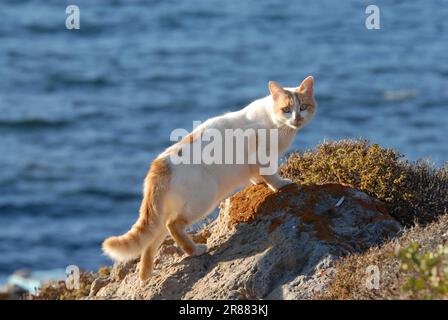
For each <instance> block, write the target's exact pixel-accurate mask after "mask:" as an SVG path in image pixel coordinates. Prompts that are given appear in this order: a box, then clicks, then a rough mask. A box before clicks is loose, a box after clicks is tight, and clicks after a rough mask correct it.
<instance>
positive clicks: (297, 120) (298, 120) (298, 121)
mask: <svg viewBox="0 0 448 320" xmlns="http://www.w3.org/2000/svg"><path fill="white" fill-rule="evenodd" d="M301 120H302V118H300V116H299V117H295V118H294V124H295V125H297V124H299V123H300V121H301Z"/></svg>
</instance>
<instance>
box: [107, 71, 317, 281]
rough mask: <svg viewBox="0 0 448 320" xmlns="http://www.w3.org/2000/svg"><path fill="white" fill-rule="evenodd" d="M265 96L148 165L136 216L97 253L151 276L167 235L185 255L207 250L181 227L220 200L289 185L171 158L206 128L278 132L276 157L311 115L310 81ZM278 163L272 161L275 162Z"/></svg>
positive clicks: (244, 169) (255, 168) (254, 168)
mask: <svg viewBox="0 0 448 320" xmlns="http://www.w3.org/2000/svg"><path fill="white" fill-rule="evenodd" d="M269 91H270V95H269V96H266V97H264V98H261V99H258V100H255V101H254V102H252V103H250V104H249V105H248V106H246V107H245V108H243V109H241V110H239V111H236V112H230V113H227V114H224V115H222V116H218V117H215V118H212V119H209V120H207V121H206V122H204V123H203V124H202V125H200V126H199V127H197V128H195V129H194V130H193V132H192V133H190V134H188V135H187V136H186V137H185V138H184V139H182V140H181V141H179V142H177V143H175V144H174V145H173V146H171V147H169V148H167V149H166V150H165V151H164V152H162V153H161V154H160V155H159V156H158V157H157V158H156V159H155V160H154V161H153V162H152V164H151V166H150V169H149V171H148V174H147V176H146V178H145V181H144V186H143V200H142V203H141V206H140V216H139V218H138V220H137V222H135V224H134V225H133V226H132V228H131V229H130V230H129V231H128V232H127V233H125V234H123V235H121V236H116V237H110V238H107V239H106V240H105V241H104V242H103V251H104V252H105V254H106V255H108V256H109V257H111V258H112V259H114V260H117V261H127V260H132V259H135V258H137V257H138V256H140V255H141V258H140V270H139V277H140V279H141V280H146V279H148V278H149V277H150V276H151V275H153V260H154V255H155V254H156V253H157V250H158V248H159V247H160V245H161V243H162V242H163V241H164V239H165V237H166V236H167V235H168V233H169V234H170V235H171V236H172V238H173V239H174V241H175V242H176V244H177V245H178V246H179V247H181V248H182V249H183V251H184V252H185V253H187V254H188V255H191V256H195V255H201V254H204V253H205V252H206V251H207V246H206V245H205V244H196V243H194V242H193V241H192V239H191V238H190V237H189V236H188V234H187V233H186V231H185V228H186V227H188V226H190V225H192V224H193V223H195V222H196V221H199V220H200V219H203V218H204V217H206V216H207V215H208V214H209V213H210V212H211V211H213V210H214V209H215V208H216V206H217V205H218V204H219V202H220V201H221V200H223V199H224V198H225V197H226V196H228V195H229V194H231V193H232V192H234V191H235V190H236V189H237V188H239V187H242V186H245V185H246V184H250V183H253V184H256V183H260V182H264V183H266V184H267V186H268V187H269V188H271V189H272V190H274V191H277V190H278V189H280V188H282V187H283V186H286V185H288V184H291V183H292V181H291V180H288V179H283V178H281V177H280V175H279V174H278V173H277V172H276V173H274V174H269V175H262V174H260V172H261V171H260V170H259V169H260V167H261V165H260V164H258V163H255V164H253V163H252V164H227V163H226V164H201V163H199V164H185V163H179V164H174V163H173V161H172V156H173V155H181V154H182V151H183V150H184V149H185V147H186V146H190V147H191V146H192V145H194V144H195V143H198V141H199V140H200V138H201V135H202V134H203V133H204V132H205V130H208V129H216V130H218V131H220V132H223V131H224V130H225V129H239V128H243V129H245V128H257V129H260V128H264V129H267V130H271V129H277V130H278V154H282V153H283V152H284V151H286V149H287V148H289V146H290V145H291V143H292V141H293V139H294V136H295V134H296V132H297V131H298V130H299V129H300V128H302V127H303V126H304V125H306V124H307V123H308V122H309V121H310V120H311V119H312V118H313V117H314V115H315V113H316V108H317V104H316V101H315V99H314V79H313V77H312V76H309V77H307V78H306V79H304V80H303V81H302V83H301V84H300V85H299V86H298V87H297V88H283V87H281V86H280V85H279V84H278V83H276V82H274V81H270V82H269ZM277 160H278V159H277Z"/></svg>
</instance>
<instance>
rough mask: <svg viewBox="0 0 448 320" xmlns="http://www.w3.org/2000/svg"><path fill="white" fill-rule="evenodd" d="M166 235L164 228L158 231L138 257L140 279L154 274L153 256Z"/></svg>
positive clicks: (145, 278)
mask: <svg viewBox="0 0 448 320" xmlns="http://www.w3.org/2000/svg"><path fill="white" fill-rule="evenodd" d="M166 235H167V232H166V230H163V231H160V232H159V234H158V235H157V236H156V237H155V238H154V239H153V240H152V241H151V243H150V244H149V245H148V246H147V247H146V249H145V250H144V251H143V253H142V255H141V257H140V270H139V277H140V280H142V281H144V280H147V279H149V278H150V277H151V276H153V275H154V258H155V255H156V254H157V250H159V247H160V245H161V244H162V242H163V240H165V237H166Z"/></svg>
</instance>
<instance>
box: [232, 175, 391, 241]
mask: <svg viewBox="0 0 448 320" xmlns="http://www.w3.org/2000/svg"><path fill="white" fill-rule="evenodd" d="M329 196H330V197H329ZM298 197H300V198H299V199H300V200H299V199H298ZM341 197H345V198H347V199H348V200H347V201H346V202H345V203H344V204H343V205H344V206H347V205H348V206H353V205H355V206H357V205H361V207H362V208H364V209H366V210H369V211H372V212H375V213H376V214H374V215H373V216H370V218H368V217H366V219H364V220H362V219H361V220H362V221H359V224H366V223H374V222H377V221H381V220H389V219H392V218H391V217H390V216H389V215H388V214H387V209H386V207H385V206H384V205H383V204H382V203H381V202H379V201H378V202H376V201H371V202H370V201H369V200H363V199H359V198H356V197H354V196H353V188H352V187H351V186H349V185H344V184H337V183H328V184H322V185H317V184H309V185H302V186H298V185H296V184H291V185H288V186H286V187H284V188H282V189H280V190H279V191H277V192H273V191H272V190H271V189H269V188H268V187H266V186H265V185H264V184H257V185H255V186H251V187H248V188H246V189H245V190H242V191H240V192H238V193H236V194H235V195H234V196H233V197H231V199H230V201H231V207H230V217H231V219H230V224H231V225H234V224H237V223H241V222H246V223H248V222H251V221H253V220H255V219H256V218H257V217H258V216H267V215H273V214H275V213H279V212H280V213H285V214H293V215H295V216H297V217H299V218H300V226H298V227H299V230H301V231H302V232H310V231H311V232H313V234H314V236H316V238H317V239H319V240H324V241H327V242H336V243H340V242H344V241H347V239H345V237H344V236H342V235H338V234H337V233H336V232H335V231H334V230H333V219H335V218H337V217H340V215H339V214H338V209H337V208H335V207H334V206H335V205H336V199H340V198H341ZM333 199H334V200H335V201H334V203H332V201H333ZM352 200H354V201H352ZM325 205H328V208H327V209H325ZM285 220H286V219H281V218H278V217H274V216H273V217H272V220H271V223H270V225H269V227H268V232H269V233H271V232H272V231H274V230H275V229H276V228H277V227H278V226H279V225H280V224H282V223H283V222H284V221H285Z"/></svg>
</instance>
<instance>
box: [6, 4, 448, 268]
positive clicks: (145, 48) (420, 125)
mask: <svg viewBox="0 0 448 320" xmlns="http://www.w3.org/2000/svg"><path fill="white" fill-rule="evenodd" d="M75 2H76V4H77V5H78V6H79V7H80V9H81V29H80V30H78V31H75V30H72V31H69V30H67V29H65V17H66V15H65V7H66V6H67V5H68V4H72V1H60V0H59V1H56V0H51V1H49V0H47V1H17V0H15V1H2V2H1V3H0V17H1V23H0V72H1V73H0V74H1V76H0V154H1V157H0V167H1V170H0V252H1V255H0V277H2V276H6V275H7V274H9V273H10V272H12V271H14V270H16V269H18V268H23V267H28V268H31V269H50V268H65V266H67V265H69V264H77V265H80V266H82V267H85V268H88V269H93V268H96V267H97V266H99V265H100V264H104V263H107V262H108V260H107V259H106V258H105V257H103V256H101V251H100V244H101V241H102V240H103V239H104V238H105V237H106V236H109V235H112V234H117V233H121V232H123V231H125V230H127V229H128V227H129V226H130V225H131V224H132V223H133V222H134V220H135V218H136V216H137V210H138V207H139V201H140V190H141V184H142V180H143V177H144V175H145V173H146V170H147V168H148V165H149V163H150V161H151V159H152V158H153V157H154V156H155V155H156V154H157V153H158V152H160V151H161V150H162V149H163V148H165V147H166V146H168V145H169V133H170V132H171V130H172V129H174V128H178V127H182V128H187V129H191V126H192V121H193V120H204V119H207V118H208V117H211V116H213V115H218V114H221V113H223V112H226V111H231V110H237V109H238V108H240V107H242V106H244V105H246V104H248V103H249V102H250V101H251V100H253V99H255V98H258V97H261V96H263V95H266V94H267V82H268V81H269V80H277V81H279V82H280V83H281V84H284V85H285V86H295V85H297V84H298V83H299V82H300V81H301V80H302V79H303V78H304V77H305V76H307V75H309V74H312V75H314V76H315V79H316V94H317V100H318V103H319V111H318V114H317V116H316V118H315V119H314V120H313V123H312V125H310V126H308V127H306V128H305V129H304V130H303V131H301V132H300V134H299V135H298V137H297V138H296V142H295V145H294V148H299V149H304V148H309V147H313V146H314V145H316V144H317V143H319V142H321V141H323V140H324V139H340V138H359V137H362V138H367V139H370V140H372V141H374V142H377V143H379V144H381V145H383V146H387V147H393V148H396V149H398V150H399V151H401V152H402V153H404V154H406V156H407V157H408V158H409V159H411V160H415V159H417V158H421V157H430V158H431V159H432V160H433V161H434V162H436V164H438V165H441V164H442V163H443V162H444V161H446V160H447V154H448V143H447V133H448V130H447V122H448V121H447V116H448V109H447V108H448V62H447V57H448V56H447V52H448V37H447V35H448V32H447V31H448V20H447V19H446V18H447V17H448V6H447V5H446V1H437V0H434V1H412V2H411V1H376V2H375V3H376V4H377V5H378V6H379V7H380V9H381V27H382V28H381V30H367V29H366V28H365V27H364V20H365V17H366V14H365V12H364V11H365V8H366V6H367V5H368V4H370V3H367V2H365V1H355V0H352V1H334V0H324V1H315V0H303V1H288V2H284V4H279V3H278V2H277V1H258V0H257V1H255V0H249V1H232V0H231V1H218V0H207V1H196V0H195V1H191V0H189V1H174V0H165V1H130V0H128V1H125V0H123V1H118V0H114V1H113V0H110V1H106V0H104V1H100V0H97V1H92V0H90V1H87V0H79V1H75Z"/></svg>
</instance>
